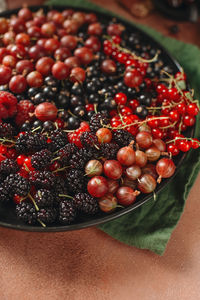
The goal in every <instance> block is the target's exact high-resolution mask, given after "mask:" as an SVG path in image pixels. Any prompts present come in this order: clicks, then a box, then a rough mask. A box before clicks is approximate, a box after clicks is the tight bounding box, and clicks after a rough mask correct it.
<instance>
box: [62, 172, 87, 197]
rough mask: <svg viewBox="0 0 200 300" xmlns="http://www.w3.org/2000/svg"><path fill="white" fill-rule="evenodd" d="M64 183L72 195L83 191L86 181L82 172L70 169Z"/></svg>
mask: <svg viewBox="0 0 200 300" xmlns="http://www.w3.org/2000/svg"><path fill="white" fill-rule="evenodd" d="M66 183H67V188H68V190H69V191H70V192H71V193H72V194H74V193H77V192H82V191H84V189H85V188H86V179H85V177H84V172H83V171H81V170H77V169H71V170H70V171H69V172H68V176H67V178H66Z"/></svg>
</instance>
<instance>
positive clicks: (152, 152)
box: [145, 146, 160, 161]
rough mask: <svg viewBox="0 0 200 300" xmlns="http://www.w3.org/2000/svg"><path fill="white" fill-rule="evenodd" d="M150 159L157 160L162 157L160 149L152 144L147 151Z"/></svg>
mask: <svg viewBox="0 0 200 300" xmlns="http://www.w3.org/2000/svg"><path fill="white" fill-rule="evenodd" d="M145 153H146V155H147V158H148V161H156V160H158V159H159V157H160V150H159V149H158V148H157V147H156V146H151V147H150V148H148V149H147V150H146V151H145Z"/></svg>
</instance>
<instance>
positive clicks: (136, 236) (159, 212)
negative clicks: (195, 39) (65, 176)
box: [47, 0, 200, 255]
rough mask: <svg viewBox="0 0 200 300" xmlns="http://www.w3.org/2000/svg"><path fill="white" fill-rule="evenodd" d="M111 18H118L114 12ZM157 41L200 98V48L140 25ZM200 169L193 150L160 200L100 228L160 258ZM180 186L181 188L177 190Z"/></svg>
mask: <svg viewBox="0 0 200 300" xmlns="http://www.w3.org/2000/svg"><path fill="white" fill-rule="evenodd" d="M47 3H48V4H56V5H68V6H73V7H85V8H90V9H93V10H96V11H101V12H105V11H106V10H105V9H103V8H101V7H99V6H97V5H95V4H93V3H90V2H88V1H84V0H73V1H70V0H50V1H48V2H47ZM110 14H111V15H115V14H113V13H111V12H110ZM137 26H138V27H140V28H142V29H143V30H144V31H145V32H147V33H148V34H149V35H151V36H152V37H153V38H154V39H156V40H157V41H158V42H160V43H161V44H162V45H163V46H164V47H165V48H166V49H167V50H168V51H169V52H170V53H171V54H172V55H173V56H174V57H175V58H176V59H177V60H178V61H179V63H180V64H181V66H182V67H183V68H184V70H185V71H186V73H187V76H188V80H189V82H190V84H191V86H192V88H194V90H195V95H196V98H197V97H199V96H200V90H199V88H200V49H198V48H197V47H196V46H194V45H191V44H186V43H183V42H180V41H177V40H175V39H172V38H168V37H165V36H163V35H162V34H160V33H158V32H157V31H155V30H153V29H152V28H149V27H146V26H143V25H139V24H138V25H137ZM199 119H200V118H199V117H198V119H197V123H196V129H195V136H196V137H200V121H199ZM199 168H200V151H198V150H190V152H189V153H188V155H187V157H186V159H185V161H184V163H183V164H182V166H181V168H180V170H179V172H178V173H177V175H176V176H175V177H174V179H173V180H172V181H171V182H170V184H168V185H167V186H166V187H165V188H164V189H163V190H162V192H160V193H159V195H158V197H157V199H156V201H154V200H153V199H152V200H150V201H148V202H147V203H145V204H144V205H142V206H141V207H139V208H137V209H136V210H135V211H133V212H131V213H129V214H127V215H125V216H123V217H120V218H118V219H116V220H114V221H110V222H107V223H105V224H103V225H101V226H99V228H100V229H101V230H103V231H104V232H106V233H107V234H109V235H111V236H112V237H113V238H115V239H117V240H119V241H121V242H123V243H126V244H128V245H131V246H135V247H138V248H141V249H149V250H151V251H153V252H155V253H157V254H159V255H162V254H163V253H164V251H165V248H166V245H167V242H168V240H169V238H170V236H171V234H172V231H173V230H174V228H175V226H176V225H177V222H178V220H179V219H180V217H181V214H182V212H183V209H184V206H185V201H186V198H187V196H188V193H189V191H190V189H191V187H192V185H193V183H194V181H195V179H196V177H197V174H198V172H199ZM177 187H178V188H177Z"/></svg>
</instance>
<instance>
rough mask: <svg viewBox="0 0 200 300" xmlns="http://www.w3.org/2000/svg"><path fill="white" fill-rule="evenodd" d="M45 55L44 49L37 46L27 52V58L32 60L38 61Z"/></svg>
mask: <svg viewBox="0 0 200 300" xmlns="http://www.w3.org/2000/svg"><path fill="white" fill-rule="evenodd" d="M45 54H46V53H45V49H44V48H43V47H41V46H39V45H34V46H32V47H30V48H29V50H28V55H29V57H30V58H32V59H34V60H38V59H39V58H41V57H43V56H45Z"/></svg>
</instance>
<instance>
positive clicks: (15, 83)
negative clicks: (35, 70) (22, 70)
mask: <svg viewBox="0 0 200 300" xmlns="http://www.w3.org/2000/svg"><path fill="white" fill-rule="evenodd" d="M26 88H27V82H26V78H24V76H23V75H16V76H13V77H12V78H11V80H10V81H9V89H10V90H11V92H13V93H15V94H21V93H23V92H24V91H25V90H26Z"/></svg>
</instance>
